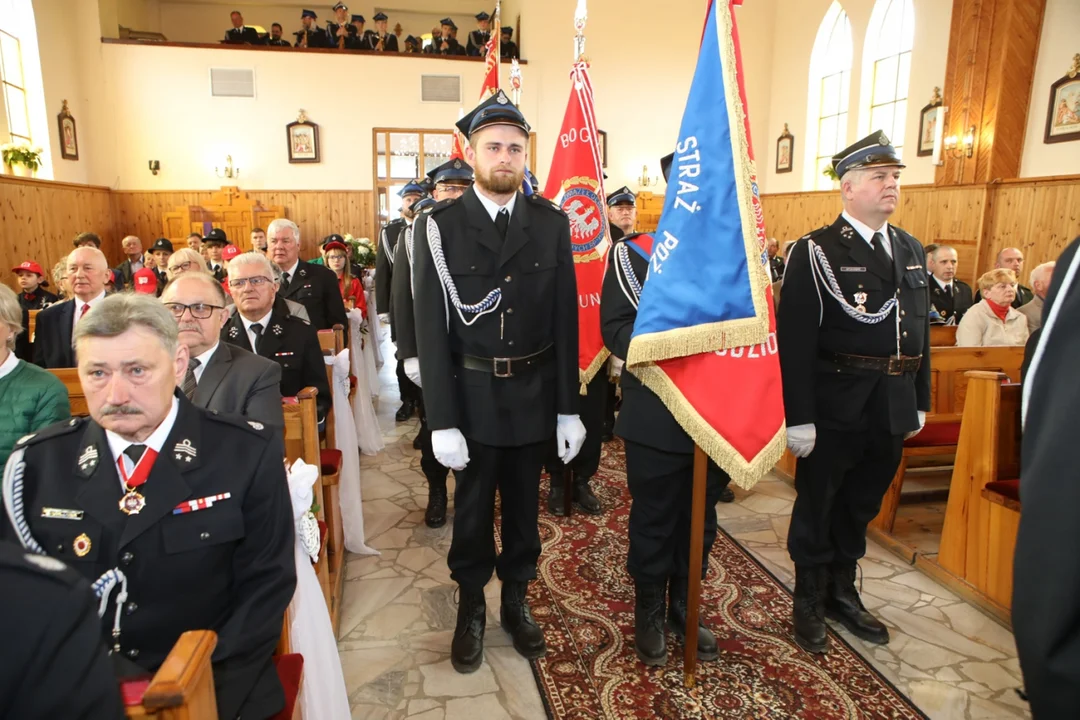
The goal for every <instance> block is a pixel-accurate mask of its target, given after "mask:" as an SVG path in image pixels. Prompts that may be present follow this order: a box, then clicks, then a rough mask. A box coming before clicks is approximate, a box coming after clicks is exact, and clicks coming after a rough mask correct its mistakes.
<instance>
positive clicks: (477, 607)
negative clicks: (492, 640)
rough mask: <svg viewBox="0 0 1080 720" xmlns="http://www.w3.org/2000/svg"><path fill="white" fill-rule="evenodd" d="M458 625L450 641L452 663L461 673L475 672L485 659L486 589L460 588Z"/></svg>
mask: <svg viewBox="0 0 1080 720" xmlns="http://www.w3.org/2000/svg"><path fill="white" fill-rule="evenodd" d="M459 590H460V592H461V596H460V597H459V598H458V611H457V627H456V628H454V640H453V642H452V643H450V664H451V665H453V666H454V669H455V670H457V671H458V672H459V673H471V672H475V671H476V670H477V669H478V668H479V667H480V663H482V662H483V661H484V621H485V619H486V613H487V602H485V600H484V590H483V588H480V589H479V590H466V589H465V588H459Z"/></svg>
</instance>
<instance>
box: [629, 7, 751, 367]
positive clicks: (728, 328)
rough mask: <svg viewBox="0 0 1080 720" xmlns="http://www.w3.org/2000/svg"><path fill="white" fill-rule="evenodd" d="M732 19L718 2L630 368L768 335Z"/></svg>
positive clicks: (704, 44)
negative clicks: (723, 33) (722, 33)
mask: <svg viewBox="0 0 1080 720" xmlns="http://www.w3.org/2000/svg"><path fill="white" fill-rule="evenodd" d="M718 7H719V8H721V9H720V10H719V12H720V13H721V15H720V21H719V22H720V24H721V27H720V28H719V29H718V18H717V13H718ZM730 10H731V8H730V6H729V2H728V1H727V0H718V1H717V2H713V3H712V4H711V6H710V8H709V11H708V18H707V20H706V24H705V32H704V35H703V37H702V42H701V50H700V53H699V55H698V63H697V68H696V70H695V73H694V80H693V83H692V85H691V88H690V97H689V99H688V101H687V104H686V110H685V112H684V114H683V119H682V126H681V128H680V131H679V140H678V143H677V144H676V146H675V157H674V159H673V161H672V166H671V174H670V177H669V179H668V186H667V192H666V195H665V198H664V210H663V214H662V215H661V216H660V223H659V226H658V227H657V230H656V233H655V242H654V245H653V254H652V258H651V260H650V267H649V276H648V279H649V281H648V283H646V285H645V287H644V290H643V291H642V294H641V302H640V305H639V308H638V315H637V321H636V322H635V323H634V335H633V337H634V342H633V344H632V345H631V348H630V352H629V356H630V357H628V358H627V361H628V364H639V363H642V362H656V361H659V360H663V359H667V358H671V357H682V356H686V355H691V354H694V353H700V352H710V351H714V350H719V349H722V348H730V347H737V346H743V345H750V344H753V343H760V342H764V340H765V338H766V335H767V333H768V306H767V304H766V302H765V292H764V284H766V283H764V282H760V280H763V279H764V278H765V277H766V276H765V275H764V273H765V270H764V264H763V262H764V259H763V252H764V250H763V247H762V246H761V245H760V244H759V226H758V222H757V220H758V217H759V216H760V210H759V209H760V201H759V200H758V198H757V186H756V183H755V182H754V179H753V170H752V167H753V166H752V161H751V159H750V148H749V137H748V133H747V132H746V130H745V112H744V110H743V107H744V104H743V101H742V92H741V88H740V80H739V77H738V73H737V68H736V65H737V62H736V58H735V51H734V50H735V48H733V47H732V43H731V18H730V16H729V15H727V13H730ZM721 31H726V32H727V37H726V42H722V39H721V36H720V32H721ZM722 47H723V52H722V50H721V48H722ZM760 232H761V237H763V236H764V230H763V229H761V231H760ZM752 275H753V276H754V277H752Z"/></svg>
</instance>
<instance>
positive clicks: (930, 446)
mask: <svg viewBox="0 0 1080 720" xmlns="http://www.w3.org/2000/svg"><path fill="white" fill-rule="evenodd" d="M1023 362H1024V348H1023V347H1020V346H1016V347H932V348H931V349H930V412H928V413H927V414H926V426H925V427H924V428H923V430H922V432H920V433H919V434H918V435H916V436H915V437H913V438H911V439H910V440H908V441H906V442H905V443H904V453H903V455H902V457H901V459H900V466H899V467H898V468H897V469H896V474H895V475H894V476H893V480H892V483H891V484H890V485H889V489H888V490H886V491H885V495H884V497H883V498H882V501H881V510H880V511H879V512H878V514H877V517H875V518H874V519H873V520H872V521H871V523H870V535H871V536H872V537H873V538H874V539H875V540H878V541H879V542H882V543H883V544H885V545H887V546H891V547H894V548H895V545H896V541H895V540H894V539H893V538H892V536H891V533H892V531H893V527H894V525H895V523H896V511H897V508H898V507H899V506H900V493H901V490H902V488H903V484H904V473H905V472H906V471H907V466H908V462H909V460H910V459H911V458H916V457H929V456H936V455H955V454H956V451H957V441H958V439H959V437H960V420H961V418H962V416H963V412H964V403H965V400H966V398H967V391H968V378H967V377H966V374H967V372H968V371H970V370H989V371H994V372H999V373H1004V374H1005V375H1007V376H1009V377H1010V378H1012V379H1014V380H1019V379H1020V366H1021V365H1022V364H1023ZM903 554H904V555H905V556H906V555H907V554H908V553H907V552H904V553H903Z"/></svg>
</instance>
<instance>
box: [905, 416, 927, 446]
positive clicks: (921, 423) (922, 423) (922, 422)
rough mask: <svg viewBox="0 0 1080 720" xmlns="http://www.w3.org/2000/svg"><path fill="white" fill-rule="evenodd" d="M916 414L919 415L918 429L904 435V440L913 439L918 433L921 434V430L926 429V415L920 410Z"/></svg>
mask: <svg viewBox="0 0 1080 720" xmlns="http://www.w3.org/2000/svg"><path fill="white" fill-rule="evenodd" d="M918 413H919V429H918V430H912V431H911V432H909V433H908V434H907V435H905V436H904V439H905V440H908V439H910V438H913V437H915V436H916V435H918V434H919V433H921V432H922V429H923V428H924V427H926V413H924V412H923V411H922V410H919V411H918Z"/></svg>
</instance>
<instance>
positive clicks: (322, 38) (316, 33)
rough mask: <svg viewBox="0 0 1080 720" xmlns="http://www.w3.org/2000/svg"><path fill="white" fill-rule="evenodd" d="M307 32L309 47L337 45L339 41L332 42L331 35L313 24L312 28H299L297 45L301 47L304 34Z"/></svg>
mask: <svg viewBox="0 0 1080 720" xmlns="http://www.w3.org/2000/svg"><path fill="white" fill-rule="evenodd" d="M305 33H306V34H307V46H308V47H309V48H328V47H337V43H331V42H330V36H329V35H327V34H326V31H325V30H323V29H322V28H321V27H317V26H313V27H312V28H311V29H310V30H299V31H297V33H296V47H300V42H301V41H302V40H303V37H304V34H305Z"/></svg>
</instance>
